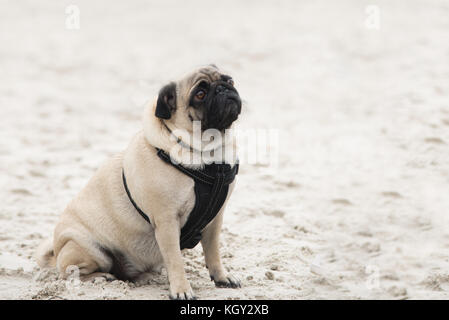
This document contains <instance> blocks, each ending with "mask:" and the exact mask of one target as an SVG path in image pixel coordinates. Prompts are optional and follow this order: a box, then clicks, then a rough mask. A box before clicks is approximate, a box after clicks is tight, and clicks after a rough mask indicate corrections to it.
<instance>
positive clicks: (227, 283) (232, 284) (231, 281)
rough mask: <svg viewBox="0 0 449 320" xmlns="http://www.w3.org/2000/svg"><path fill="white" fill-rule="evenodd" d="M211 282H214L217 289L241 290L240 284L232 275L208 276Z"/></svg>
mask: <svg viewBox="0 0 449 320" xmlns="http://www.w3.org/2000/svg"><path fill="white" fill-rule="evenodd" d="M210 278H211V280H212V281H214V282H215V286H216V287H217V288H241V287H242V283H241V282H240V280H239V279H238V278H236V277H234V276H233V275H230V274H228V275H227V276H223V277H217V278H216V277H214V276H210Z"/></svg>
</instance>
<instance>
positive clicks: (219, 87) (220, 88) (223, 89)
mask: <svg viewBox="0 0 449 320" xmlns="http://www.w3.org/2000/svg"><path fill="white" fill-rule="evenodd" d="M228 91H229V89H228V88H226V87H225V86H222V85H218V86H217V89H215V93H216V94H219V93H226V92H228Z"/></svg>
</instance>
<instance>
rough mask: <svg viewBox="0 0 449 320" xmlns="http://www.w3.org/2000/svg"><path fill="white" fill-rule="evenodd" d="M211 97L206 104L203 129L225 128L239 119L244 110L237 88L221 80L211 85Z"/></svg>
mask: <svg viewBox="0 0 449 320" xmlns="http://www.w3.org/2000/svg"><path fill="white" fill-rule="evenodd" d="M211 92H212V95H211V99H210V100H209V103H207V104H206V106H205V114H206V116H205V118H204V119H205V121H204V123H203V129H204V130H206V129H210V128H214V129H217V130H220V131H222V130H224V129H227V128H229V127H230V126H231V124H232V123H233V122H234V121H235V120H237V118H238V116H239V114H240V112H241V111H242V101H241V100H240V96H239V94H238V92H237V90H236V89H235V88H234V87H233V86H232V85H230V84H228V83H226V82H222V81H219V82H217V83H214V84H213V85H212V86H211Z"/></svg>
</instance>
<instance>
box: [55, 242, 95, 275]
mask: <svg viewBox="0 0 449 320" xmlns="http://www.w3.org/2000/svg"><path fill="white" fill-rule="evenodd" d="M56 267H57V268H58V271H59V275H60V277H61V278H62V279H67V277H69V276H70V275H73V274H74V273H76V274H75V275H78V276H79V278H80V279H81V280H88V279H91V278H92V277H95V276H94V273H97V271H100V268H99V265H98V263H97V262H96V261H95V260H94V259H93V258H92V257H91V256H90V255H88V254H87V253H86V251H85V250H84V249H83V248H82V247H81V246H79V245H78V244H77V243H76V242H75V241H73V240H69V241H67V242H66V243H65V244H64V246H63V247H62V248H61V250H60V251H59V253H58V256H57V258H56ZM97 276H103V274H101V275H100V274H98V275H97Z"/></svg>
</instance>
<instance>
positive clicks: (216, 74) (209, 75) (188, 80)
mask: <svg viewBox="0 0 449 320" xmlns="http://www.w3.org/2000/svg"><path fill="white" fill-rule="evenodd" d="M223 77H226V76H224V75H223V74H222V73H221V72H220V70H218V68H217V67H214V66H207V67H202V68H199V69H197V70H195V71H194V72H192V73H190V74H188V75H187V76H185V77H184V78H183V79H182V80H181V81H180V82H179V83H178V85H179V86H180V87H181V88H180V89H181V90H182V92H184V93H185V92H188V91H190V89H191V88H193V87H194V86H196V85H197V84H198V83H200V82H201V81H203V80H205V81H207V82H208V83H212V82H215V81H218V80H223ZM226 78H229V77H226Z"/></svg>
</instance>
